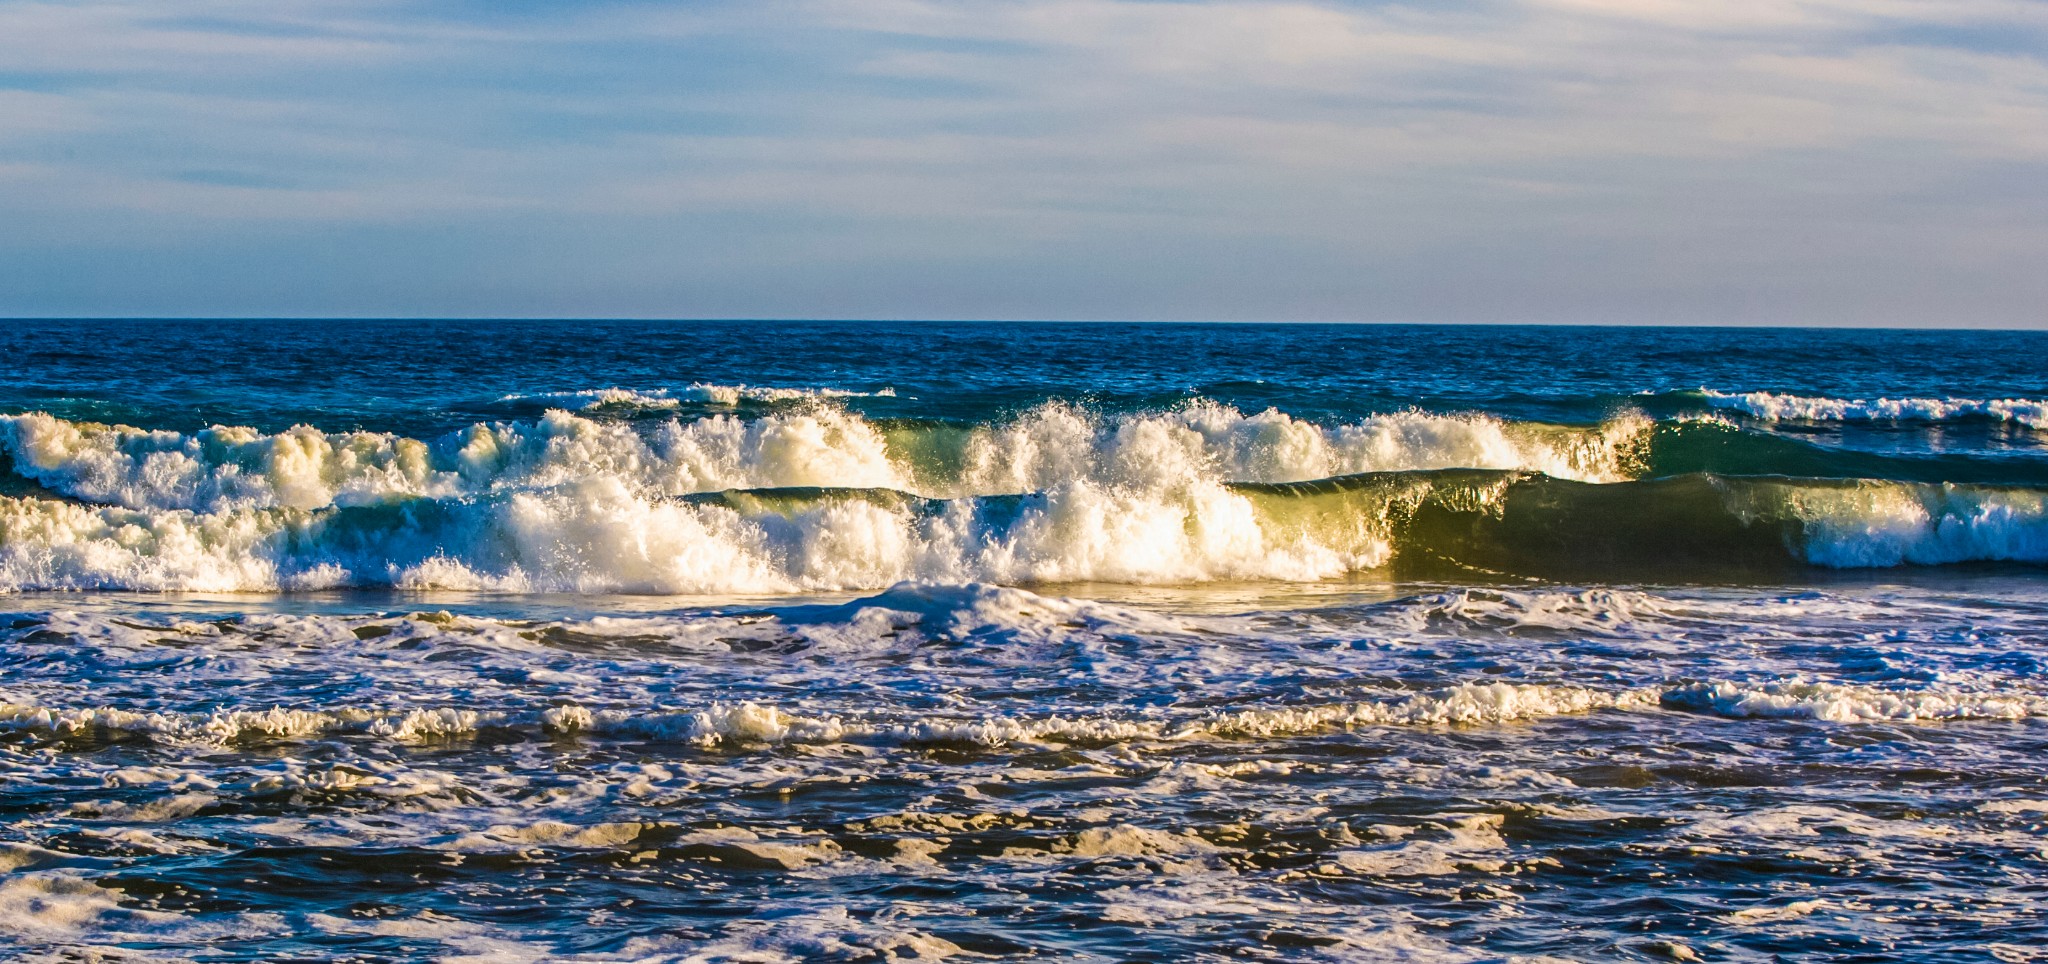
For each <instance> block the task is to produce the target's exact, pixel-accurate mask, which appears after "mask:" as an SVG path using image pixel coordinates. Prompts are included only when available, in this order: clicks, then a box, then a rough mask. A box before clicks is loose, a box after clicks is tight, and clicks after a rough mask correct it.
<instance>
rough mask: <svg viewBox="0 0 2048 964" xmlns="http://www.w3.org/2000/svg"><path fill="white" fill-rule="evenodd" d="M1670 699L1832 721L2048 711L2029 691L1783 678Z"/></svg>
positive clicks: (1691, 690) (2002, 716) (2044, 699)
mask: <svg viewBox="0 0 2048 964" xmlns="http://www.w3.org/2000/svg"><path fill="white" fill-rule="evenodd" d="M1665 699H1666V700H1667V701H1669V702H1672V703H1675V704H1678V705H1683V706H1689V707H1696V708H1699V709H1704V710H1708V711H1710V712H1713V713H1718V714H1721V715H1723V716H1758V717H1798V718H1805V719H1813V720H1825V721H1828V722H1831V723H1858V722H1902V723H1911V722H1938V721H1944V720H2022V719H2028V718H2033V717H2044V716H2048V695H2044V694H2040V693H2036V692H2031V691H2009V692H1990V693H1984V692H1968V691H1963V690H1957V689H1953V688H1927V689H1896V688H1886V687H1878V686H1872V685H1868V684H1854V683H1821V682H1808V681H1803V680H1780V681H1773V682H1767V683H1701V684H1694V685H1691V686H1683V687H1678V688H1675V689H1673V690H1671V691H1670V692H1669V693H1667V694H1666V695H1665Z"/></svg>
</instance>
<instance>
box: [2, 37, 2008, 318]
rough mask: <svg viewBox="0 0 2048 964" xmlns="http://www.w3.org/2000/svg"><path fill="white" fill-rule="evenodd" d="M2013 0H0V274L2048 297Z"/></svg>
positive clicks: (1376, 303)
mask: <svg viewBox="0 0 2048 964" xmlns="http://www.w3.org/2000/svg"><path fill="white" fill-rule="evenodd" d="M2044 174H2048V7H2044V5H2042V4H2039V3H2034V2H2003V0H1952V2H1951V0H1869V2H1856V3H1850V2H1833V0H1806V2H1770V3H1765V2H1748V0H1724V2H1719V3H1705V2H1698V3H1696V2H1690V0H1523V2H1489V0H1474V2H1454V3H1444V4H1429V5H1405V4H1391V3H1344V4H1339V3H1305V2H1302V3H1286V2H1253V0H1218V2H1153V0H1143V2H1141V0H960V2H946V3H936V2H922V0H765V2H758V3H746V4H741V3H717V2H713V3H704V4H688V5H656V4H644V3H630V4H628V3H593V4H578V5H533V6H528V5H522V4H511V5H483V4H479V5H474V6H466V5H451V6H442V7H438V8H436V12H432V13H428V12H425V11H423V9H422V8H421V7H419V6H418V5H412V4H400V3H385V2H370V0H333V2H322V3H311V2H293V0H272V2H257V0H202V2H197V3H190V4H179V5H176V6H175V8H171V7H166V6H164V5H161V4H147V3H109V2H83V3H28V2H8V0H0V219H4V221H5V223H7V224H9V225H10V229H9V231H8V232H6V237H5V239H4V240H0V264H4V265H5V267H0V312H12V313H23V312H74V311H76V312H166V313H208V312H222V313H282V314H291V313H313V314H320V313H378V312H404V313H413V312H422V313H461V314H550V313H574V314H648V315H703V314H720V315H732V314H744V315H810V316H835V315H853V316H875V315H883V316H891V315H893V316H916V317H932V316H939V317H945V316H953V317H962V316H968V317H978V316H1029V317H1110V316H1129V317H1199V318H1214V317H1255V318H1360V319H1414V320H1507V321H1514V320H1574V319H1578V320H1599V321H1625V320H1647V321H1782V322H1806V321H1813V322H1834V323H1853V322H1858V321H1865V322H1872V323H1898V322H1921V323H1999V324H2023V323H2039V322H2043V321H2048V316H2044V315H2043V309H2041V308H2040V307H2039V306H2040V305H2042V304H2048V280H2043V279H2044V278H2048V271H2044V270H2041V266H2040V265H2039V264H2038V256H2037V255H2036V254H2035V252H2038V251H2040V250H2044V244H2048V189H2044V188H2043V187H2041V185H2042V184H2048V178H2044V177H2043V175H2044Z"/></svg>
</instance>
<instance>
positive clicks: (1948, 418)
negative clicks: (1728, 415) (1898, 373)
mask: <svg viewBox="0 0 2048 964" xmlns="http://www.w3.org/2000/svg"><path fill="white" fill-rule="evenodd" d="M1703 394H1704V395H1705V396H1706V399H1707V403H1708V404H1709V405H1711V406H1713V407H1714V408H1717V409H1723V410H1727V411H1734V412H1740V413H1742V414H1744V415H1747V416H1749V417H1751V418H1757V419H1763V420H1766V421H1802V422H1952V421H1991V422H2010V423H2013V424H2016V425H2021V426H2025V427H2027V428H2030V429H2048V400H2044V399H2029V398H1991V399H1983V398H1873V399H1863V398H1854V399H1850V398H1828V397H1825V396H1810V395H1782V394H1778V393H1776V392H1741V393H1729V392H1717V391H1706V392H1703Z"/></svg>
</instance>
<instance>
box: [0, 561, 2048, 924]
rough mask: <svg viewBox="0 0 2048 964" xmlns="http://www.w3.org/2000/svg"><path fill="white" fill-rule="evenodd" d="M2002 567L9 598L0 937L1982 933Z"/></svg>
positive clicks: (2003, 832) (2039, 727) (2004, 668)
mask: <svg viewBox="0 0 2048 964" xmlns="http://www.w3.org/2000/svg"><path fill="white" fill-rule="evenodd" d="M2016 585H2017V588H2013V587H2008V589H2007V590H2006V591H2002V592H2001V591H1990V592H1987V591H1985V590H1984V587H1981V586H1980V587H1978V588H1977V589H1976V590H1975V591H1973V592H1972V593H1971V594H1969V595H1967V596H1963V595H1958V594H1956V593H1953V592H1949V591H1944V590H1943V589H1941V588H1939V587H1935V588H1924V587H1923V588H1914V587H1904V586H1834V587H1825V586H1824V587H1821V588H1816V589H1805V590H1753V589H1684V590H1672V589H1662V590H1626V589H1579V588H1574V587H1546V588H1517V589H1500V588H1480V587H1469V586H1468V587H1431V586H1417V585H1397V586H1381V587H1373V589H1372V590H1371V591H1368V592H1362V593H1360V594H1357V595H1354V596H1352V597H1335V598H1327V597H1326V598H1322V599H1320V604H1319V605H1313V606H1310V605H1303V606H1299V607H1297V608H1292V609H1286V610H1278V611H1276V610H1273V609H1270V608H1268V609H1261V610H1257V611H1252V612H1249V613H1242V614H1230V613H1223V612H1215V611H1208V612H1197V613H1191V612H1188V611H1187V610H1186V609H1185V608H1180V609H1176V608H1170V607H1167V606H1162V605H1159V604H1158V603H1159V602H1162V601H1168V600H1153V604H1152V605H1145V604H1140V603H1123V602H1119V603H1108V602H1096V601H1089V600H1086V599H1081V598H1068V597H1062V596H1056V595H1040V594H1036V593H1032V592H1027V591H1024V590H1018V589H1005V588H999V587H993V586H965V587H960V586H928V585H914V584H906V585H903V586H898V587H896V588H894V589H891V590H889V591H888V592H885V593H882V594H879V595H873V596H867V597H860V598H855V599H852V600H850V601H823V602H791V601H787V600H784V601H779V602H777V603H775V604H773V605H766V606H762V605H747V604H741V605H721V606H711V607H706V608H703V609H700V610H686V611H670V612H646V611H642V612H632V611H622V612H620V613H619V614H617V615H589V614H585V615H582V616H578V617H576V618H567V619H552V618H551V619H534V618H514V617H512V616H510V615H508V613H510V612H516V611H518V610H520V609H521V608H522V607H521V606H520V605H519V604H518V601H517V600H508V599H506V598H504V597H491V598H487V599H484V600H482V601H476V600H472V601H471V603H470V604H469V605H467V606H465V605H463V604H462V603H461V602H460V601H459V597H457V599H458V601H456V602H455V604H454V605H453V606H452V608H450V609H445V610H431V611H427V610H416V611H407V610H405V609H404V608H403V607H394V608H391V609H390V610H389V611H385V612H376V613H364V612H362V611H361V610H360V609H355V610H351V608H350V604H351V602H355V603H361V602H363V601H366V600H350V599H348V598H345V597H333V598H328V599H325V600H310V601H301V603H300V604H299V605H298V606H297V607H278V608H280V609H288V608H297V609H298V610H299V611H297V612H281V611H265V610H264V609H263V608H261V607H258V608H256V609H248V608H247V607H244V611H242V612H240V613H232V612H229V611H228V608H229V607H228V606H227V605H226V602H224V601H220V600H212V601H208V600H195V601H193V602H192V603H191V604H189V606H188V607H187V609H188V611H186V612H184V613H180V612H179V611H178V610H179V608H180V607H179V605H178V601H177V600H176V599H175V598H170V599H159V600H157V602H156V605H153V606H150V607H124V606H120V605H94V604H88V605H86V606H84V607H81V608H77V609H60V608H57V607H55V606H51V605H49V604H51V603H60V602H67V601H70V602H78V601H81V600H79V599H77V598H76V597H69V598H67V597H49V596H25V597H18V598H16V599H14V600H13V603H15V606H14V607H13V608H15V609H17V610H18V611H17V612H14V613H10V614H7V615H5V616H0V626H5V627H7V628H6V629H5V631H4V633H0V673H4V676H0V678H4V679H5V680H6V685H5V686H4V688H0V704H4V706H0V767H4V771H0V773H4V779H5V783H4V785H0V813H4V815H5V821H6V823H5V827H4V831H0V832H4V834H5V838H4V839H5V840H6V843H5V845H4V847H5V849H4V850H0V863H4V864H5V865H6V866H7V868H8V873H7V874H6V876H5V877H4V878H0V909H4V911H5V913H0V941H5V942H8V943H9V944H11V946H13V947H14V948H16V949H17V950H20V951H23V952H29V951H40V952H49V953H59V952H66V953H71V952H75V953H83V952H85V951H86V949H89V948H90V949H97V951H99V952H106V953H110V954H114V955H116V956H119V955H131V956H134V957H137V958H149V957H152V956H168V957H178V958H196V959H208V960H271V959H278V958H321V959H330V958H338V957H352V958H405V959H417V958H429V957H451V958H464V959H469V958H474V959H494V960H500V959H501V960H523V959H531V960H560V959H577V958H578V957H582V958H585V959H591V960H621V959H653V960H669V959H691V958H696V959H768V960H779V959H790V960H801V959H814V958H821V957H822V958H839V959H868V958H876V959H887V958H892V957H893V958H897V959H928V958H939V957H946V956H963V957H970V958H971V957H972V956H974V955H997V956H1005V955H1017V954H1038V955H1045V954H1052V955H1058V956H1063V957H1076V958H1081V959H1103V960H1123V959H1129V958H1131V957H1132V956H1133V955H1137V956H1156V957H1158V958H1160V959H1167V958H1188V957H1204V956H1206V957H1215V958H1218V959H1222V958H1234V957H1239V956H1242V955H1244V954H1251V955H1253V956H1254V957H1300V956H1313V957H1333V956H1334V957H1356V958H1360V959H1384V958H1386V957H1389V956H1399V955H1406V956H1407V957H1409V958H1412V959H1452V960H1466V959H1473V960H1477V959H1497V958H1500V957H1502V956H1506V955H1511V954H1524V955H1551V956H1556V957H1563V958H1584V957H1589V956H1590V957H1609V956H1616V955H1625V954H1637V953H1641V954H1651V955H1659V954H1662V955H1667V956H1668V955H1670V954H1681V955H1682V954H1683V953H1685V951H1681V950H1678V948H1679V947H1680V946H1683V947H1684V948H1686V949H1689V950H1690V951H1692V952H1695V953H1698V954H1700V955H1702V956H1706V957H1717V958H1731V959H1734V958H1744V957H1757V956H1767V955H1774V954H1784V955H1792V956H1830V955H1840V956H1845V957H1846V956H1854V955H1879V956H1898V955H1904V956H1914V957H1919V958H1922V959H1929V958H1933V957H1941V956H1949V957H1953V958H1955V959H1972V958H1981V957H1982V956H1984V955H1990V954H2006V955H2008V956H2010V955H2011V954H2022V955H2023V954H2024V953H2026V952H2025V951H2024V950H2022V949H2023V948H2025V947H2027V946H2028V945H2029V944H2030V943H2033V942H2038V940H2039V939H2040V938H2041V937H2042V936H2048V935H2044V928H2043V925H2042V924H2041V923H2040V921H2041V920H2042V917H2041V912H2042V910H2043V907H2042V904H2041V902H2042V899H2043V893H2044V891H2043V884H2044V883H2048V778H2044V776H2043V771H2042V769H2041V767H2040V765H2039V761H2040V760H2041V758H2042V757H2041V753H2042V751H2043V749H2044V748H2048V685H2044V681H2043V678H2042V661H2043V656H2042V654H2041V645H2040V644H2041V640H2042V639H2044V638H2048V635H2044V634H2048V602H2044V601H2043V600H2041V599H2039V598H2038V596H2036V595H2034V594H2030V593H2028V592H2026V591H2025V588H2024V584H2016ZM85 601H88V602H89V603H90V602H91V600H90V597H88V599H87V600H85ZM375 601H381V602H387V603H388V602H399V601H402V600H396V599H384V600H375ZM441 601H443V602H448V601H450V600H449V599H445V598H444V599H443V600H441ZM22 604H28V605H26V606H23V605H22ZM137 608H143V609H146V610H147V611H143V612H137V611H135V610H136V609H137ZM531 608H532V609H534V610H539V611H545V610H546V608H547V606H546V604H545V603H544V602H543V603H536V604H535V605H534V606H533V607H531ZM1963 922H1967V923H1968V925H1969V926H1967V927H1965V926H1961V923H1963ZM750 955H751V956H750Z"/></svg>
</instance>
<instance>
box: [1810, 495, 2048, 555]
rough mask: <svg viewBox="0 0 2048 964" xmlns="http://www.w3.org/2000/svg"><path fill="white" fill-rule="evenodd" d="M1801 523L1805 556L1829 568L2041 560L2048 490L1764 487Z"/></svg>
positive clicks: (2047, 533) (2047, 549)
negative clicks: (2045, 491)
mask: <svg viewBox="0 0 2048 964" xmlns="http://www.w3.org/2000/svg"><path fill="white" fill-rule="evenodd" d="M1771 491H1772V493H1773V498H1775V499H1777V500H1779V501H1780V503H1781V506H1782V508H1783V509H1785V510H1788V511H1789V512H1790V514H1791V515H1792V516H1793V517H1794V518H1796V519H1798V520H1800V522H1801V523H1802V524H1803V528H1804V532H1803V536H1804V551H1805V555H1806V558H1807V560H1808V561H1810V562H1813V563H1815V564H1816V565H1822V566H1830V567H1834V568H1842V569H1848V568H1866V567H1880V568H1882V567H1890V566H1897V565H1901V564H1912V565H1943V564H1949V563H1958V562H2032V563H2040V562H2048V493H2044V492H2041V491H2037V490H2029V489H2011V488H1993V487H1983V486H1958V485H1948V484H1944V485H1924V484H1917V483H1908V482H1860V483H1856V484H1853V485H1846V486H1833V487H1792V486H1781V487H1775V488H1774V489H1772V490H1771Z"/></svg>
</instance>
